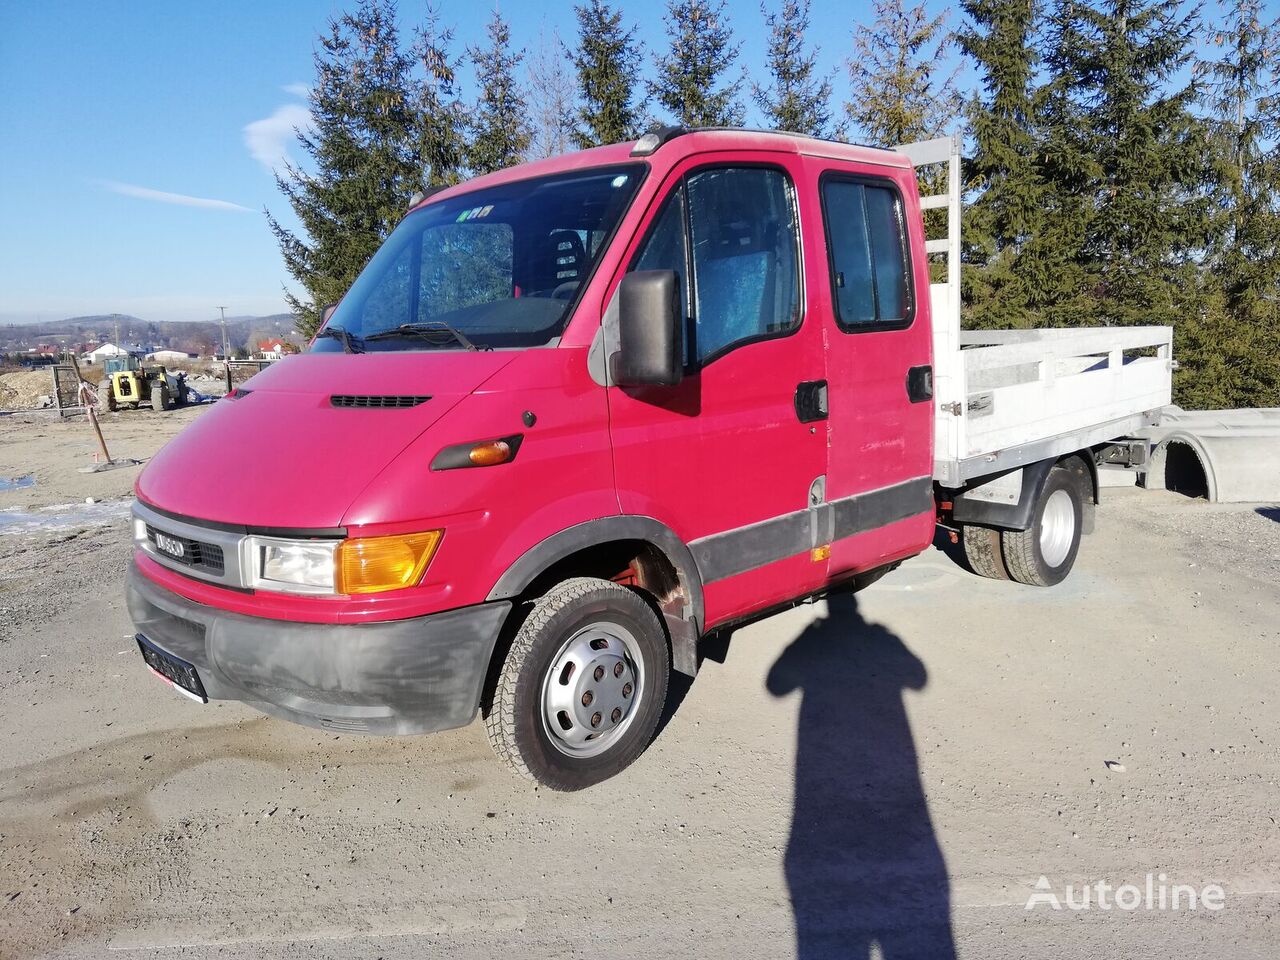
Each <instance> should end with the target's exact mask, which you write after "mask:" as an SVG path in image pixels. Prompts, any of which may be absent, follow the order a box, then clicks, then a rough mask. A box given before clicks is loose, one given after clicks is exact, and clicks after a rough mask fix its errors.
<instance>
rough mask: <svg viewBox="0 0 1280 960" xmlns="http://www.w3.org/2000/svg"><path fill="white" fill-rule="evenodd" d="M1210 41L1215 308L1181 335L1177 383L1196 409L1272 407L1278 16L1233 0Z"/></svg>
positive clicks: (1277, 388) (1277, 399) (1276, 364)
mask: <svg viewBox="0 0 1280 960" xmlns="http://www.w3.org/2000/svg"><path fill="white" fill-rule="evenodd" d="M1209 39H1210V41H1211V43H1212V46H1213V47H1214V48H1215V49H1217V50H1220V51H1221V55H1220V56H1219V58H1218V59H1216V60H1215V59H1206V60H1201V61H1200V63H1198V64H1197V72H1198V73H1200V74H1201V75H1203V76H1204V77H1206V78H1207V80H1208V98H1207V99H1208V108H1209V120H1210V124H1211V128H1212V137H1213V146H1214V150H1213V160H1214V174H1215V175H1214V184H1213V191H1212V195H1211V196H1212V200H1213V204H1214V211H1213V240H1212V242H1211V244H1210V247H1209V251H1208V256H1207V262H1208V264H1209V268H1210V275H1211V280H1212V282H1213V283H1215V284H1216V286H1217V289H1218V290H1219V291H1220V293H1221V299H1220V310H1218V311H1216V312H1211V313H1207V314H1206V315H1204V316H1202V317H1200V318H1197V320H1198V326H1199V327H1201V328H1203V330H1192V331H1189V332H1188V339H1189V340H1191V341H1192V342H1190V343H1189V344H1187V345H1184V347H1183V350H1182V353H1181V355H1180V363H1181V369H1180V370H1179V381H1180V387H1181V388H1182V390H1181V392H1182V393H1183V394H1184V396H1186V397H1187V398H1188V399H1190V402H1192V403H1194V404H1195V405H1197V406H1251V405H1258V406H1273V405H1277V404H1280V350H1278V349H1277V345H1280V144H1278V143H1277V142H1276V139H1275V138H1276V135H1277V133H1280V92H1278V91H1280V20H1272V21H1271V22H1267V20H1266V19H1265V17H1264V14H1263V10H1262V4H1261V2H1260V0H1235V2H1234V3H1233V4H1232V5H1231V7H1230V8H1229V9H1228V10H1227V11H1226V15H1225V18H1224V22H1223V24H1222V26H1221V27H1220V28H1219V29H1217V30H1214V31H1211V33H1210V37H1209ZM1198 335H1199V336H1198ZM1192 338H1195V339H1192ZM1199 340H1204V341H1205V343H1203V344H1201V343H1200V342H1198V341H1199ZM1188 347H1190V348H1191V349H1190V350H1188V349H1187V348H1188ZM1201 347H1203V348H1207V349H1197V348H1201ZM1214 365H1216V366H1217V369H1216V370H1211V369H1210V367H1211V366H1214Z"/></svg>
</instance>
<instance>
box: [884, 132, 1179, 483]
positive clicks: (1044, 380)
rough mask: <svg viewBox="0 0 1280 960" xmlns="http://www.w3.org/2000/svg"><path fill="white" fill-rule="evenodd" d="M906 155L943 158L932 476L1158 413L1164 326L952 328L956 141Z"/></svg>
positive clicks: (956, 280)
mask: <svg viewBox="0 0 1280 960" xmlns="http://www.w3.org/2000/svg"><path fill="white" fill-rule="evenodd" d="M898 149H899V150H900V151H901V152H902V153H904V154H906V155H907V157H908V158H909V159H910V160H911V162H912V165H913V166H915V167H922V166H932V165H945V166H946V168H947V192H946V193H943V194H937V195H934V196H926V197H922V198H921V207H922V208H923V209H925V210H930V209H940V208H944V207H945V208H946V209H947V236H946V237H945V238H941V239H935V240H929V241H927V242H926V245H925V249H926V251H927V252H928V253H929V254H931V255H945V256H946V260H947V275H946V280H945V282H942V283H935V284H932V285H931V287H930V291H929V293H930V301H931V306H932V308H933V329H934V343H933V347H934V415H935V418H936V421H935V431H934V479H935V480H936V481H937V482H938V483H939V484H941V485H942V486H944V487H950V488H959V487H962V486H964V485H966V484H967V483H968V482H969V481H971V480H973V479H975V478H978V477H983V476H987V475H990V474H993V473H1000V472H1003V471H1006V470H1010V469H1015V468H1017V467H1020V466H1023V465H1025V464H1028V463H1034V462H1036V461H1038V460H1044V459H1047V458H1050V457H1056V456H1061V455H1063V454H1066V453H1071V452H1072V451H1075V450H1082V449H1085V448H1086V447H1090V446H1093V445H1096V444H1100V443H1105V442H1107V441H1109V440H1115V439H1118V438H1120V437H1124V436H1128V435H1131V434H1133V433H1135V432H1136V431H1138V430H1141V429H1142V428H1144V427H1149V426H1152V425H1154V424H1156V423H1158V422H1159V416H1160V410H1161V408H1163V407H1164V406H1166V405H1168V404H1169V403H1170V402H1171V400H1172V388H1173V369H1174V363H1173V328H1172V327H1167V326H1149V327H1079V328H1066V329H1063V328H1051V329H1035V330H961V329H960V249H961V248H960V190H959V189H958V184H959V182H960V143H959V140H958V138H954V137H943V138H940V139H937V140H928V141H924V142H922V143H913V144H907V145H904V146H902V147H899V148H898Z"/></svg>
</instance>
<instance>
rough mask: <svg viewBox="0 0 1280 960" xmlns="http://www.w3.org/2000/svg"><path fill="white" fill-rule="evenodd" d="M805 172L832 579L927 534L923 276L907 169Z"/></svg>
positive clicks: (929, 449) (929, 414) (928, 374)
mask: <svg viewBox="0 0 1280 960" xmlns="http://www.w3.org/2000/svg"><path fill="white" fill-rule="evenodd" d="M813 174H814V175H816V180H817V186H818V192H819V200H820V203H821V207H822V217H823V230H824V234H825V239H826V247H827V267H828V276H827V277H826V278H824V280H825V282H821V283H818V284H815V286H820V287H822V288H824V289H823V292H824V294H825V296H824V297H822V299H823V301H824V304H823V307H822V313H823V315H824V316H823V321H824V324H825V326H826V335H827V341H828V347H827V371H828V376H829V379H830V423H829V429H830V444H831V445H830V450H829V453H828V474H827V501H828V503H830V504H831V506H832V514H833V527H834V529H833V537H832V548H831V562H830V570H829V575H830V577H831V578H832V579H839V578H840V577H841V576H842V575H845V574H847V573H848V572H850V571H854V570H863V569H869V568H872V567H875V566H878V565H880V564H881V563H884V562H886V561H889V560H893V559H898V558H899V557H902V556H905V555H908V554H911V553H915V552H918V551H919V550H921V549H923V548H924V547H925V546H926V545H927V544H928V543H929V542H930V540H931V538H932V534H933V528H934V516H933V496H932V488H933V484H932V474H933V404H932V402H931V401H932V396H933V391H932V369H931V364H932V338H931V333H930V327H929V312H928V311H929V307H928V290H929V280H928V272H927V265H926V264H925V263H924V262H923V261H924V258H923V256H921V257H918V258H916V257H913V256H912V244H911V242H910V237H911V235H910V231H909V228H908V225H909V224H913V223H914V224H918V223H919V222H920V220H919V218H920V212H919V208H918V201H917V200H916V194H915V191H914V190H913V189H911V180H910V178H911V177H913V176H914V173H913V172H912V171H911V169H910V168H905V169H900V168H895V167H886V168H883V169H877V168H870V169H858V168H854V167H845V168H843V169H842V168H839V167H835V168H833V167H832V166H831V165H830V164H829V162H814V170H813ZM811 182H812V181H811ZM904 186H905V188H906V189H904ZM816 299H817V298H815V300H816Z"/></svg>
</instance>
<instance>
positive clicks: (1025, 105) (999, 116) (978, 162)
mask: <svg viewBox="0 0 1280 960" xmlns="http://www.w3.org/2000/svg"><path fill="white" fill-rule="evenodd" d="M1038 6H1039V4H1038V3H1037V0H966V2H965V3H964V4H963V8H964V12H965V14H966V16H967V23H966V24H965V26H964V27H962V28H961V29H960V31H959V32H958V33H957V37H956V40H957V43H958V44H959V46H960V49H961V50H962V51H963V52H964V53H965V54H966V55H967V56H968V57H969V58H970V60H971V61H972V62H973V63H974V65H975V66H976V67H977V68H978V71H979V86H980V91H981V92H980V93H976V94H974V95H973V96H972V98H971V99H970V101H969V103H968V106H967V108H966V111H965V113H966V119H967V120H968V125H969V133H970V136H971V138H972V144H973V147H972V152H971V156H970V158H969V159H968V160H967V163H966V170H965V176H966V183H965V189H966V193H967V194H969V195H973V196H975V199H973V200H972V201H971V202H969V204H968V205H967V208H966V210H965V214H964V233H963V238H964V242H965V252H964V257H965V269H964V270H963V272H962V274H961V277H962V285H963V287H964V298H965V304H966V308H965V323H966V325H968V326H970V327H977V328H990V327H1010V326H1012V327H1026V326H1031V325H1032V324H1033V322H1034V315H1033V313H1032V311H1031V309H1030V308H1031V303H1032V302H1033V301H1034V299H1035V296H1036V295H1035V291H1034V290H1033V289H1031V288H1030V286H1029V284H1028V276H1027V272H1026V264H1024V263H1022V262H1021V260H1022V253H1023V250H1024V248H1025V247H1026V245H1027V243H1028V242H1029V241H1030V240H1031V239H1032V238H1033V237H1034V235H1035V234H1036V233H1037V231H1038V229H1039V227H1040V226H1041V220H1042V216H1041V214H1042V206H1041V204H1042V201H1043V194H1044V187H1043V183H1042V181H1041V179H1040V176H1039V171H1038V169H1037V166H1036V155H1037V146H1038V145H1037V143H1036V139H1035V136H1034V133H1033V131H1032V129H1031V124H1032V121H1033V118H1034V115H1035V105H1034V99H1035V95H1036V87H1035V76H1036V70H1037V68H1038V66H1039V54H1038V51H1037V50H1036V47H1035V44H1034V42H1033V41H1034V39H1035V36H1036V31H1037V29H1038V28H1039V26H1040V17H1039V11H1038Z"/></svg>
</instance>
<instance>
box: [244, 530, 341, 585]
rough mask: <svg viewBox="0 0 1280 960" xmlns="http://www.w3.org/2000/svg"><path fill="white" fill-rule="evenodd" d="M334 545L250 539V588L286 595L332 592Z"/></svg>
mask: <svg viewBox="0 0 1280 960" xmlns="http://www.w3.org/2000/svg"><path fill="white" fill-rule="evenodd" d="M338 543H339V541H337V540H277V539H274V538H267V537H251V538H250V539H249V549H250V550H251V551H252V553H253V566H252V568H251V569H252V570H253V571H254V575H255V576H254V581H255V583H254V585H255V586H259V587H262V588H263V589H265V590H282V591H285V592H288V593H333V553H334V550H335V549H336V548H337V546H338Z"/></svg>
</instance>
